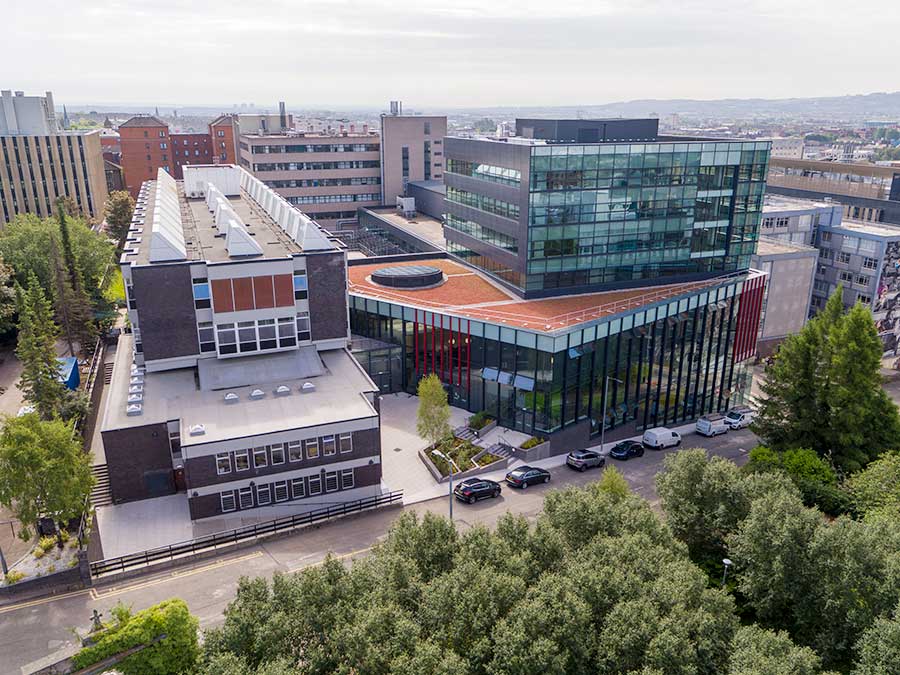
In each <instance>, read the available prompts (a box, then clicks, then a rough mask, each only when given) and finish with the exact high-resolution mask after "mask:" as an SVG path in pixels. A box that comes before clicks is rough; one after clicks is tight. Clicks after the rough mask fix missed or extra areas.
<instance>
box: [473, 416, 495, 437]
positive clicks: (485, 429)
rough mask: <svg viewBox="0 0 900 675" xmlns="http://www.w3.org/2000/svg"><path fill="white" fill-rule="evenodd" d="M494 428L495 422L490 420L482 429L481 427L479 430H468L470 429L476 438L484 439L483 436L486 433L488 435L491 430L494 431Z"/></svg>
mask: <svg viewBox="0 0 900 675" xmlns="http://www.w3.org/2000/svg"><path fill="white" fill-rule="evenodd" d="M496 428H497V420H491V421H490V422H488V423H487V424H485V425H484V426H483V427H481V428H480V429H472V427H469V429H472V432H473V433H474V434H475V435H476V436H477V437H478V438H484V437H485V435H487V433H488V432H489V431H491V430H493V429H496Z"/></svg>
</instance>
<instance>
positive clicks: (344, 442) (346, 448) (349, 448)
mask: <svg viewBox="0 0 900 675" xmlns="http://www.w3.org/2000/svg"><path fill="white" fill-rule="evenodd" d="M340 445H341V453H344V452H353V434H341V436H340Z"/></svg>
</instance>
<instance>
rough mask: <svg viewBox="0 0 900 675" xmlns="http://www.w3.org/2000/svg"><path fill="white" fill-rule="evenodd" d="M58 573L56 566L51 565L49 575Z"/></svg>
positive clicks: (48, 569)
mask: <svg viewBox="0 0 900 675" xmlns="http://www.w3.org/2000/svg"><path fill="white" fill-rule="evenodd" d="M55 571H56V565H50V566H49V567H48V568H47V574H53V573H54V572H55Z"/></svg>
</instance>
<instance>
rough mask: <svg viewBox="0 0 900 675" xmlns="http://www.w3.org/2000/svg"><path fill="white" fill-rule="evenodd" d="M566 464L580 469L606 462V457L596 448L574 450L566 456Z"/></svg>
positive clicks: (584, 469)
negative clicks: (596, 450) (595, 449)
mask: <svg viewBox="0 0 900 675" xmlns="http://www.w3.org/2000/svg"><path fill="white" fill-rule="evenodd" d="M566 464H568V465H569V466H571V467H572V468H573V469H578V470H579V471H587V470H588V469H590V468H592V467H595V466H599V467H602V466H603V465H604V464H606V458H605V457H604V456H603V455H601V454H600V453H599V452H595V451H594V450H573V451H572V452H570V453H569V455H568V456H567V457H566Z"/></svg>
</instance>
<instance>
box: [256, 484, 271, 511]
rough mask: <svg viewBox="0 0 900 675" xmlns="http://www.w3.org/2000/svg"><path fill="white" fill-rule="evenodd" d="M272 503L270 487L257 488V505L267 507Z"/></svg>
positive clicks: (261, 486) (258, 486) (259, 486)
mask: <svg viewBox="0 0 900 675" xmlns="http://www.w3.org/2000/svg"><path fill="white" fill-rule="evenodd" d="M271 501H272V495H271V493H270V492H269V485H268V484H266V485H257V486H256V503H257V505H258V506H265V505H266V504H268V503H269V502H271Z"/></svg>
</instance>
